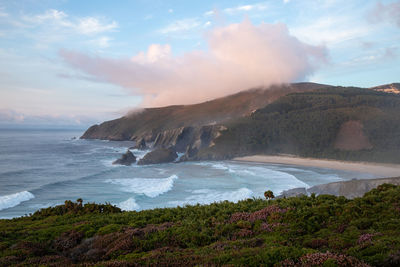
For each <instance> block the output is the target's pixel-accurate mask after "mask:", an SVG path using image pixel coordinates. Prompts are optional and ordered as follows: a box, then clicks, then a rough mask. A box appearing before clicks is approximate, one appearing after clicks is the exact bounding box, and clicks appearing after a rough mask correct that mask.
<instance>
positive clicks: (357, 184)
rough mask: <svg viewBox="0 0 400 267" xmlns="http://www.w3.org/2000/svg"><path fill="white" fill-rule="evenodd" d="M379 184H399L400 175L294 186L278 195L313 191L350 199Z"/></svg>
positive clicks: (287, 195) (307, 193)
mask: <svg viewBox="0 0 400 267" xmlns="http://www.w3.org/2000/svg"><path fill="white" fill-rule="evenodd" d="M381 184H394V185H400V177H395V178H380V179H362V180H351V181H343V182H334V183H329V184H321V185H316V186H313V187H310V188H308V189H305V188H295V189H290V190H287V191H283V192H282V194H281V195H280V196H279V197H292V196H299V195H309V194H312V193H314V194H316V195H334V196H344V197H346V198H349V199H352V198H356V197H362V196H363V195H364V194H365V193H367V192H369V191H370V190H372V189H374V188H377V187H378V186H379V185H381Z"/></svg>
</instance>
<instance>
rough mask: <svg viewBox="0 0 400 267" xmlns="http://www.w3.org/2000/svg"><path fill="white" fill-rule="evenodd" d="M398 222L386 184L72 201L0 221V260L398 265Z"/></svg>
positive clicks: (399, 203) (395, 200) (396, 201)
mask: <svg viewBox="0 0 400 267" xmlns="http://www.w3.org/2000/svg"><path fill="white" fill-rule="evenodd" d="M268 196H269V194H268ZM399 224H400V187H398V186H394V185H389V184H384V185H380V186H379V187H378V188H376V189H373V190H372V191H370V192H368V193H366V194H365V195H364V196H363V197H361V198H355V199H353V200H349V199H346V198H344V197H335V196H330V195H319V196H316V195H314V194H313V195H311V196H301V197H293V198H281V199H272V200H263V199H247V200H243V201H239V202H238V203H231V202H228V201H224V202H220V203H213V204H210V205H195V206H186V207H177V208H166V209H153V210H144V211H139V212H136V211H131V212H122V211H121V210H120V209H119V208H117V207H114V206H112V205H110V204H102V205H98V204H94V203H86V204H83V201H82V199H79V200H78V201H77V202H72V201H66V202H65V204H64V205H61V206H56V207H49V208H46V209H42V210H39V211H37V212H35V213H34V214H32V215H30V216H25V217H21V218H15V219H11V220H0V266H10V265H20V266H37V265H41V266H65V265H74V264H75V265H77V266H83V265H84V266H92V265H93V266H138V265H146V266H147V265H163V266H168V265H169V266H182V265H189V266H191V265H241V266H260V265H266V266H273V265H276V266H321V265H323V266H396V265H397V266H398V265H399V264H400V229H399V227H398V225H399Z"/></svg>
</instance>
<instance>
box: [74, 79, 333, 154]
mask: <svg viewBox="0 0 400 267" xmlns="http://www.w3.org/2000/svg"><path fill="white" fill-rule="evenodd" d="M324 87H328V86H327V85H323V84H315V83H296V84H283V85H274V86H270V87H268V88H259V89H251V90H247V91H242V92H239V93H236V94H233V95H230V96H226V97H221V98H217V99H214V100H211V101H207V102H203V103H199V104H193V105H175V106H167V107H160V108H145V109H142V110H140V111H137V112H131V113H130V114H127V115H126V116H123V117H121V118H119V119H115V120H111V121H106V122H103V123H101V124H99V125H93V126H92V127H90V128H89V129H88V130H87V131H86V132H85V133H84V134H83V135H82V137H81V138H82V139H107V140H126V141H127V140H131V141H134V140H138V139H139V138H144V139H145V141H146V142H153V141H154V140H155V139H156V137H157V136H158V134H160V133H162V132H164V131H178V132H179V131H180V130H178V129H181V128H182V127H184V128H186V130H190V129H189V128H187V127H201V126H205V125H216V124H224V122H226V121H228V120H232V119H235V118H240V117H244V116H247V115H249V114H251V112H252V111H254V110H256V109H259V108H262V107H264V106H266V105H267V104H269V103H271V102H273V101H275V100H276V99H278V98H279V97H281V96H284V95H287V94H290V93H294V92H304V91H310V90H315V89H318V88H324ZM163 142H165V141H163ZM178 149H179V147H178ZM184 149H186V148H184ZM184 149H183V152H184Z"/></svg>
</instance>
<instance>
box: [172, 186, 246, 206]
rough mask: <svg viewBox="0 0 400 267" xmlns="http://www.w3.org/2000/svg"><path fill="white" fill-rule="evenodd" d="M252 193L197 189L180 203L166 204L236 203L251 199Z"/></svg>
mask: <svg viewBox="0 0 400 267" xmlns="http://www.w3.org/2000/svg"><path fill="white" fill-rule="evenodd" d="M252 196H253V191H251V190H250V189H248V188H246V187H243V188H239V189H238V190H235V191H230V192H221V191H218V190H212V189H197V190H193V191H192V195H190V196H188V197H186V198H185V199H184V200H182V201H170V202H168V204H170V205H174V206H184V205H196V204H210V203H213V202H221V201H224V200H228V201H232V202H237V201H239V200H243V199H247V198H251V197H252Z"/></svg>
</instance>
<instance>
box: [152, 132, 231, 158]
mask: <svg viewBox="0 0 400 267" xmlns="http://www.w3.org/2000/svg"><path fill="white" fill-rule="evenodd" d="M226 129H227V128H226V127H225V126H222V125H207V126H202V127H181V128H177V129H173V130H167V131H163V132H160V133H159V134H158V135H157V137H156V139H155V141H154V144H153V147H155V148H160V147H171V146H172V147H173V148H174V149H175V151H177V152H181V153H185V152H187V151H190V152H191V153H190V154H191V155H193V154H194V151H196V150H200V149H201V148H204V147H209V146H212V145H213V141H214V140H215V138H217V137H218V136H219V135H220V132H221V131H224V130H226Z"/></svg>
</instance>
